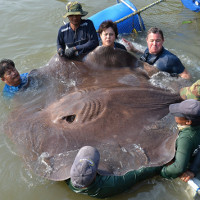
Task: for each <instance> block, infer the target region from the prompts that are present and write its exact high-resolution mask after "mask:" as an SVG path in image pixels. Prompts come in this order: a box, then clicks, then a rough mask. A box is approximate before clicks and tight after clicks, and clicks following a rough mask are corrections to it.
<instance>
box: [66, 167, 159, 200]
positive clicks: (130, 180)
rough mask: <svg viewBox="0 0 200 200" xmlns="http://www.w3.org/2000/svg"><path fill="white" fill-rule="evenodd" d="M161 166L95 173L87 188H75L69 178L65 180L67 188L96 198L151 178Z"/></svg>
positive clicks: (111, 194) (117, 192) (123, 189)
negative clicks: (103, 173) (108, 174)
mask: <svg viewBox="0 0 200 200" xmlns="http://www.w3.org/2000/svg"><path fill="white" fill-rule="evenodd" d="M160 170H161V167H148V168H141V169H139V170H133V171H130V172H127V173H126V174H125V175H124V176H114V175H113V176H103V175H99V174H97V176H96V179H95V181H94V182H93V183H92V184H91V185H90V186H89V187H87V188H82V189H80V188H75V187H74V186H73V185H72V183H71V181H70V179H68V180H66V183H67V184H68V186H69V188H70V189H71V190H73V191H74V192H76V193H81V194H87V195H89V196H92V197H96V198H106V197H110V196H113V195H116V194H119V193H121V192H123V191H125V190H127V189H129V188H130V187H131V186H133V185H134V184H135V183H137V182H139V181H142V180H145V179H148V178H151V177H153V176H155V175H158V174H159V173H160Z"/></svg>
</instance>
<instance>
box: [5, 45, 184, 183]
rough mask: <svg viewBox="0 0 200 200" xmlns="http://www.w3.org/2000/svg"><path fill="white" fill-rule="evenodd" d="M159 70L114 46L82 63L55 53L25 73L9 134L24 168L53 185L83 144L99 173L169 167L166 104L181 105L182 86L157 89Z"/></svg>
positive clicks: (171, 128)
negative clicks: (96, 155) (94, 152)
mask: <svg viewBox="0 0 200 200" xmlns="http://www.w3.org/2000/svg"><path fill="white" fill-rule="evenodd" d="M151 69H153V70H151ZM156 71H157V70H156V69H154V68H149V66H148V64H145V63H143V62H141V61H139V60H137V59H136V58H135V57H134V56H133V55H131V54H129V53H128V52H125V51H123V50H118V49H115V50H114V49H112V48H104V47H101V48H97V49H96V50H95V51H94V52H92V53H90V54H89V55H88V56H87V58H86V59H85V62H80V61H74V60H73V61H72V60H67V59H65V58H60V57H59V56H58V55H55V56H54V57H53V58H52V59H51V60H50V61H49V63H48V64H47V65H46V66H44V67H42V68H39V69H36V70H33V71H32V72H30V74H29V82H28V84H27V88H26V90H24V91H23V93H19V95H17V96H16V102H17V105H16V108H15V109H14V110H13V111H12V113H11V116H10V118H9V120H8V123H7V124H6V130H7V132H6V133H7V135H8V136H9V137H10V138H11V139H12V141H13V142H14V143H15V144H16V149H17V150H18V153H19V154H20V155H21V156H22V157H23V159H24V160H25V162H26V164H27V165H28V166H29V167H30V168H31V169H32V170H33V171H34V172H35V173H36V174H38V175H40V176H42V177H45V178H47V179H50V180H65V179H68V178H69V171H70V167H71V165H72V163H73V160H74V158H75V156H76V154H77V152H78V150H79V149H80V148H81V147H82V146H85V145H91V146H95V147H96V148H97V149H98V150H99V151H100V154H101V161H100V166H99V169H100V173H102V174H116V175H122V174H125V173H126V172H128V171H130V170H133V169H134V170H137V169H139V168H140V167H148V166H160V165H163V164H166V163H167V162H169V161H170V160H171V159H172V158H173V156H174V153H175V140H176V138H177V130H176V128H175V122H174V119H173V117H172V116H171V115H170V114H169V113H168V112H169V111H168V106H169V104H171V103H175V102H179V101H181V99H180V96H179V95H178V88H179V87H180V85H181V84H182V83H181V84H180V85H178V84H177V83H178V81H175V84H174V85H175V86H177V85H178V87H177V89H176V91H174V92H171V91H170V90H167V89H162V88H159V87H155V86H153V85H152V83H151V79H152V78H150V75H152V74H153V73H155V72H156ZM170 82H172V81H170Z"/></svg>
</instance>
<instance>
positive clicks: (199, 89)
mask: <svg viewBox="0 0 200 200" xmlns="http://www.w3.org/2000/svg"><path fill="white" fill-rule="evenodd" d="M180 96H181V98H182V99H184V100H186V99H196V100H197V101H200V80H198V81H196V82H195V83H193V84H192V85H191V86H190V87H184V88H182V89H181V90H180Z"/></svg>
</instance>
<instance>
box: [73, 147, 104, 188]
mask: <svg viewBox="0 0 200 200" xmlns="http://www.w3.org/2000/svg"><path fill="white" fill-rule="evenodd" d="M99 160H100V154H99V151H98V150H97V149H96V148H94V147H91V146H84V147H82V148H81V149H80V150H79V152H78V154H77V155H76V158H75V160H74V162H73V164H72V167H71V170H70V178H71V183H72V185H73V186H74V187H76V188H83V187H87V186H89V185H90V184H91V183H92V182H93V180H94V178H95V177H96V174H97V168H98V165H99Z"/></svg>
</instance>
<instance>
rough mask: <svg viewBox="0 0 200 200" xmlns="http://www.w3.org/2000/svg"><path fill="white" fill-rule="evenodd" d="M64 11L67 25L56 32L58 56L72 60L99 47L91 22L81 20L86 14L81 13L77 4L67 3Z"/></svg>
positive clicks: (84, 12) (79, 5) (80, 7)
mask: <svg viewBox="0 0 200 200" xmlns="http://www.w3.org/2000/svg"><path fill="white" fill-rule="evenodd" d="M66 10H67V13H66V14H65V15H64V16H63V17H64V18H66V17H68V19H69V23H67V24H66V25H64V26H61V28H60V29H59V31H58V37H57V51H58V54H59V55H60V56H61V57H62V56H65V57H67V58H72V57H74V56H78V55H84V54H87V53H89V52H90V51H92V50H93V49H95V48H96V47H97V46H98V45H99V41H98V36H97V33H96V30H95V28H94V24H93V22H92V21H91V20H89V19H86V20H85V19H82V17H83V16H85V15H87V14H88V12H86V11H83V10H82V6H81V4H80V3H78V2H69V3H68V4H67V6H66Z"/></svg>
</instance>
